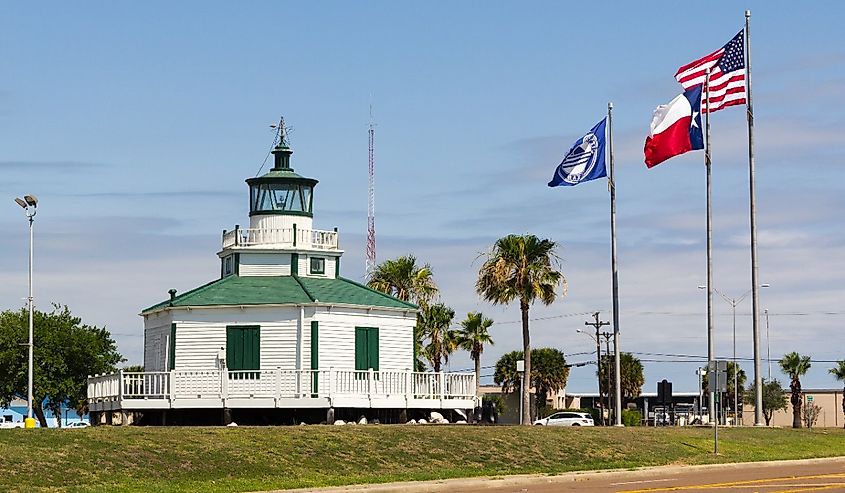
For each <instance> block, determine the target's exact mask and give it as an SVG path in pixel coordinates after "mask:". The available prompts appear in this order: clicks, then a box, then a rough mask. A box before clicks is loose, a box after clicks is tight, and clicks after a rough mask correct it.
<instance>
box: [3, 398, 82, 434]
mask: <svg viewBox="0 0 845 493" xmlns="http://www.w3.org/2000/svg"><path fill="white" fill-rule="evenodd" d="M26 412H27V408H26V401H25V400H23V399H14V400H13V401H12V402H10V403H9V405H8V406H7V407H0V417H3V419H4V420H5V421H6V422H7V423H23V420H24V418H26ZM44 414H45V415H44V418H45V419H46V420H47V427H48V428H57V427H59V418H57V417H56V416H54V415H53V413H52V412H49V411H45V413H44ZM60 414H61V426H67V425H69V424H72V423H78V422H79V421H84V422H86V423H87V422H88V415H87V414H86V415H83V416H79V415H78V414H76V410H75V409H72V408H70V407H68V406H62V409H61V413H60ZM36 426H40V424H38V420H36Z"/></svg>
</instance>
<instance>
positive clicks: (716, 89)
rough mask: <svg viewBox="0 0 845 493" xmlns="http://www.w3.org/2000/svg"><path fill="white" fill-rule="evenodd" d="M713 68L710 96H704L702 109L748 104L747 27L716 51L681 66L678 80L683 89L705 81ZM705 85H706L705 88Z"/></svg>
mask: <svg viewBox="0 0 845 493" xmlns="http://www.w3.org/2000/svg"><path fill="white" fill-rule="evenodd" d="M708 68H709V69H710V98H709V99H708V100H705V95H704V94H702V95H701V96H702V97H701V110H702V111H705V112H706V111H708V110H707V109H708V107H709V109H710V110H709V112H710V113H712V112H714V111H718V110H720V109H722V108H727V107H728V106H734V105H737V104H745V30H742V31H740V32H739V34H737V35H736V36H734V37H733V39H731V40H730V41H728V44H726V45H725V46H723V47H721V48H719V49H718V50H716V51H714V52H713V53H711V54H709V55H707V56H705V57H704V58H700V59H698V60H696V61H694V62H691V63H688V64H686V65H684V66H683V67H681V68H679V69H678V72H677V73H676V74H675V80H677V81H678V82H680V83H681V85H682V86H684V89H685V90H686V89H689V88H690V87H693V86H697V85H699V84H704V77H705V71H706V70H707V69H708ZM702 89H703V88H702Z"/></svg>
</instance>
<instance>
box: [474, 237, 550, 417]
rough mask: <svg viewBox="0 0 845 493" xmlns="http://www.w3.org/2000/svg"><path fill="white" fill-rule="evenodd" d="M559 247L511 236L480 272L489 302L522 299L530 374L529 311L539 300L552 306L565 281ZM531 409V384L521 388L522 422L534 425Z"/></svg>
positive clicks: (497, 246)
mask: <svg viewBox="0 0 845 493" xmlns="http://www.w3.org/2000/svg"><path fill="white" fill-rule="evenodd" d="M556 246H557V244H556V243H555V242H554V241H552V240H547V239H543V240H541V239H539V238H537V237H536V236H534V235H522V236H520V235H508V236H505V237H504V238H499V239H498V240H497V241H496V243H495V244H493V248H492V249H491V251H490V252H488V253H487V254H486V257H487V260H486V261H485V262H484V265H482V266H481V269H480V270H479V272H478V280H477V281H476V283H475V289H476V291H477V292H478V294H479V295H481V296H482V297H483V298H484V299H485V300H486V301H489V302H491V303H493V304H494V305H498V304H508V303H510V302H512V301H514V300H519V309H520V311H521V312H522V349H523V350H522V352H523V354H524V355H525V372H526V373H527V374H528V375H530V374H531V336H530V334H529V332H528V308H529V306H531V304H532V303H534V301H536V300H537V299H539V300H540V301H542V302H543V304H545V305H550V304H552V303H553V302H554V301H555V299H556V297H557V293H556V292H555V289H556V288H557V287H558V286H560V285H563V288H564V293H565V289H566V280H565V279H564V277H563V274H561V273H560V272H559V271H557V270H555V265H553V262H554V263H557V261H558V260H559V259H558V257H557V255H555V247H556ZM530 418H531V406H530V402H529V389H528V385H523V387H522V422H523V423H524V424H526V425H530V424H531V419H530Z"/></svg>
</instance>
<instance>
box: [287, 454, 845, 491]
mask: <svg viewBox="0 0 845 493" xmlns="http://www.w3.org/2000/svg"><path fill="white" fill-rule="evenodd" d="M302 491H307V490H302ZM310 491H316V490H310ZM319 491H332V492H367V493H399V492H403V493H408V492H422V493H436V492H437V493H439V492H452V491H454V492H461V493H558V492H567V493H569V492H575V493H588V492H589V493H597V492H620V493H621V492H624V493H661V492H672V491H683V492H720V493H721V492H731V491H737V492H743V493H753V492H761V493H787V492H788V493H793V492H796V493H797V492H804V491H828V492H845V457H840V458H836V459H813V460H806V461H779V462H762V463H761V462H757V463H751V464H724V465H710V466H666V467H656V468H649V469H640V470H635V471H612V472H589V473H572V474H562V475H558V476H505V477H501V478H475V479H456V480H446V481H428V482H420V483H393V484H389V485H374V486H357V487H349V488H332V489H327V490H319Z"/></svg>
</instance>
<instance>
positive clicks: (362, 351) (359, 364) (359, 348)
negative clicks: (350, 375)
mask: <svg viewBox="0 0 845 493" xmlns="http://www.w3.org/2000/svg"><path fill="white" fill-rule="evenodd" d="M367 363H368V361H367V329H366V327H355V369H356V370H366V369H367Z"/></svg>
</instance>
